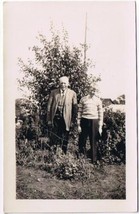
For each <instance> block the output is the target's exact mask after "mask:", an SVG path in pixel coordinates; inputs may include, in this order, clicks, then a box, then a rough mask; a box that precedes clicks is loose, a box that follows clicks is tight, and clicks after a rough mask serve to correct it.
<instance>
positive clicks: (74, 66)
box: [18, 29, 100, 133]
mask: <svg viewBox="0 0 139 214" xmlns="http://www.w3.org/2000/svg"><path fill="white" fill-rule="evenodd" d="M51 33H52V38H51V40H50V41H49V40H48V39H47V38H46V37H45V36H44V35H41V34H40V35H39V36H38V40H39V42H40V45H39V46H37V45H36V46H34V47H33V48H31V49H30V50H31V51H32V52H33V53H34V55H35V59H34V61H33V60H28V63H24V62H23V61H22V59H19V67H20V71H21V72H23V75H24V76H23V77H22V78H20V79H18V83H19V88H24V87H27V88H28V90H29V91H30V92H31V99H32V100H33V101H34V102H35V103H36V104H37V105H38V109H39V122H40V123H41V124H40V126H41V128H42V133H44V130H45V129H46V113H47V112H46V111H47V102H48V98H49V94H50V91H51V90H52V89H54V88H57V87H58V80H59V77H60V76H62V75H66V76H68V77H69V80H70V88H71V89H73V90H74V91H75V92H76V93H77V98H78V100H79V99H80V98H81V97H82V96H83V95H85V94H86V93H87V91H88V87H89V85H90V83H92V82H94V83H95V82H97V81H100V78H99V77H95V76H93V75H90V76H88V74H87V69H88V68H89V67H90V66H91V60H90V59H87V60H86V63H84V61H83V56H82V52H83V48H84V45H81V47H80V48H79V47H75V46H73V47H72V48H71V47H70V46H69V45H68V35H67V32H64V35H63V39H61V38H60V36H59V35H58V34H57V33H55V32H54V30H53V29H51Z"/></svg>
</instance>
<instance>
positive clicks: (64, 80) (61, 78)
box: [59, 76, 69, 85]
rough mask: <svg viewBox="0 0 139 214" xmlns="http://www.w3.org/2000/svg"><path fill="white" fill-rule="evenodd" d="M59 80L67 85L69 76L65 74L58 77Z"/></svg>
mask: <svg viewBox="0 0 139 214" xmlns="http://www.w3.org/2000/svg"><path fill="white" fill-rule="evenodd" d="M59 82H64V83H66V84H67V85H69V78H68V77H67V76H63V77H60V78H59Z"/></svg>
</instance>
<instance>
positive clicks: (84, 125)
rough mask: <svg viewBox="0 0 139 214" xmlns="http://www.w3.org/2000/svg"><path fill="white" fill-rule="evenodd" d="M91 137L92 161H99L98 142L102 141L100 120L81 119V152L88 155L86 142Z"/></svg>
mask: <svg viewBox="0 0 139 214" xmlns="http://www.w3.org/2000/svg"><path fill="white" fill-rule="evenodd" d="M88 137H89V141H90V147H91V160H92V163H95V162H96V161H97V160H98V141H99V139H100V134H99V124H98V119H86V118H82V119H81V133H80V135H79V152H80V153H82V154H86V141H87V138H88Z"/></svg>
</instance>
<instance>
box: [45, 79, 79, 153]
mask: <svg viewBox="0 0 139 214" xmlns="http://www.w3.org/2000/svg"><path fill="white" fill-rule="evenodd" d="M68 86H69V79H68V77H66V76H63V77H61V78H60V79H59V89H55V90H53V91H52V92H51V94H50V97H49V101H48V107H47V122H48V126H49V127H52V132H54V135H56V136H57V139H60V144H61V147H62V150H63V152H64V153H65V154H66V152H67V145H68V138H69V130H70V126H71V122H72V119H75V118H76V114H77V96H76V93H75V92H74V91H73V90H71V89H69V88H68ZM54 143H55V144H57V142H54Z"/></svg>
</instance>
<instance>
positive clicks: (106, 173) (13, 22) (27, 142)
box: [3, 1, 136, 212]
mask: <svg viewBox="0 0 139 214" xmlns="http://www.w3.org/2000/svg"><path fill="white" fill-rule="evenodd" d="M3 13H4V28H3V29H4V30H3V31H4V84H5V95H4V97H5V108H6V109H7V111H8V115H9V116H8V115H7V114H6V115H5V118H6V119H5V120H6V121H7V122H6V124H7V125H6V126H7V127H9V129H7V130H9V132H8V134H6V135H5V136H6V144H5V148H6V149H5V150H6V157H5V160H6V163H7V169H10V170H11V172H10V170H7V169H6V173H7V174H6V175H7V176H6V177H7V178H6V181H5V183H6V188H5V189H6V194H5V201H6V202H5V203H7V204H8V206H7V207H8V208H7V211H9V210H11V212H12V211H14V210H17V211H22V208H23V207H22V206H19V207H18V206H16V205H15V206H14V207H13V205H12V201H11V200H9V199H8V198H6V196H8V192H9V193H10V192H11V194H10V195H11V196H9V197H13V196H14V197H13V198H14V201H15V202H17V204H18V203H19V204H20V205H21V204H22V202H25V201H28V202H29V201H32V199H33V200H34V199H35V201H36V200H37V202H36V203H38V201H42V200H43V202H44V201H45V200H46V201H47V203H48V204H49V202H50V203H51V202H52V201H53V200H54V199H62V200H60V201H67V200H68V201H69V200H74V202H75V203H76V201H78V203H82V201H84V200H85V201H89V207H90V205H91V203H94V202H93V201H96V200H97V203H98V201H101V202H103V200H105V199H107V201H112V203H113V202H114V201H115V200H116V201H119V202H120V201H121V203H122V202H123V204H124V205H123V207H122V205H121V208H120V207H119V209H121V210H118V208H117V207H115V208H112V211H115V212H116V211H123V210H126V209H127V206H125V205H126V201H128V202H129V201H130V199H131V198H130V196H129V192H130V190H131V189H132V191H133V192H132V191H131V192H130V193H131V196H132V199H133V198H136V190H135V189H136V170H134V167H136V165H135V164H136V156H135V154H136V51H135V50H136V41H135V32H136V31H135V27H136V26H135V3H134V2H126V1H125V2H111V1H110V2H105V1H104V2H95V1H88V2H85V1H82V2H80V1H73V2H70V1H69V2H68V1H67V2H66V1H57V2H53V1H43V2H38V1H36V2H31V1H27V2H22V1H21V2H4V5H3ZM7 96H8V97H9V99H8V97H7ZM6 109H5V111H6ZM7 111H6V112H7ZM131 112H132V113H133V114H132V115H131ZM10 121H11V123H10ZM10 128H11V129H10ZM132 128H133V130H132ZM129 130H130V131H129ZM11 136H12V137H11ZM131 140H132V142H130V144H129V141H131ZM9 141H11V142H9ZM9 144H10V146H9ZM11 144H12V145H11ZM131 144H132V146H133V147H132V148H130V146H131ZM7 148H8V149H7ZM129 153H131V155H133V157H134V158H133V160H132V161H133V164H134V167H133V165H132V162H131V165H130V167H131V168H132V167H133V175H135V176H133V178H132V177H130V175H129V171H128V169H127V167H128V164H129V162H130V158H128V157H130V155H128V154H129ZM8 158H9V159H8ZM134 173H135V174H134ZM9 177H12V178H11V183H13V186H12V187H10V185H9V184H8V179H9ZM131 181H135V182H133V183H134V184H133V186H132V188H130V187H129V186H128V184H129V182H130V183H131ZM9 187H10V188H11V189H10V188H9ZM133 196H134V197H133ZM47 199H49V200H47ZM50 199H51V200H50ZM90 199H91V200H90ZM48 201H49V202H48ZM29 203H30V202H29ZM34 203H35V202H34ZM65 203H66V202H65ZM97 203H96V204H97ZM73 204H74V203H73ZM128 204H129V206H130V203H128ZM109 206H110V204H109ZM86 207H88V206H87V205H85V206H84V209H82V208H81V210H82V211H83V212H84V211H92V212H93V211H94V210H95V211H96V210H98V211H101V208H100V207H99V208H94V209H93V208H92V210H91V208H89V209H88V208H86ZM96 207H97V206H96ZM53 209H54V208H53ZM53 209H52V208H51V209H49V210H48V211H53ZM76 209H77V211H78V208H76ZM76 209H75V210H76ZM103 209H104V210H103V211H105V208H104V207H103ZM135 209H136V201H135V200H134V203H133V206H131V210H135ZM24 210H26V209H25V207H24V208H23V211H24ZM44 210H45V209H43V211H44ZM46 210H47V209H46ZM81 210H80V209H79V211H81ZM109 210H110V211H111V208H110V209H109ZM40 211H41V210H40ZM56 211H61V209H58V208H57V210H56ZM106 211H107V209H106Z"/></svg>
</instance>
